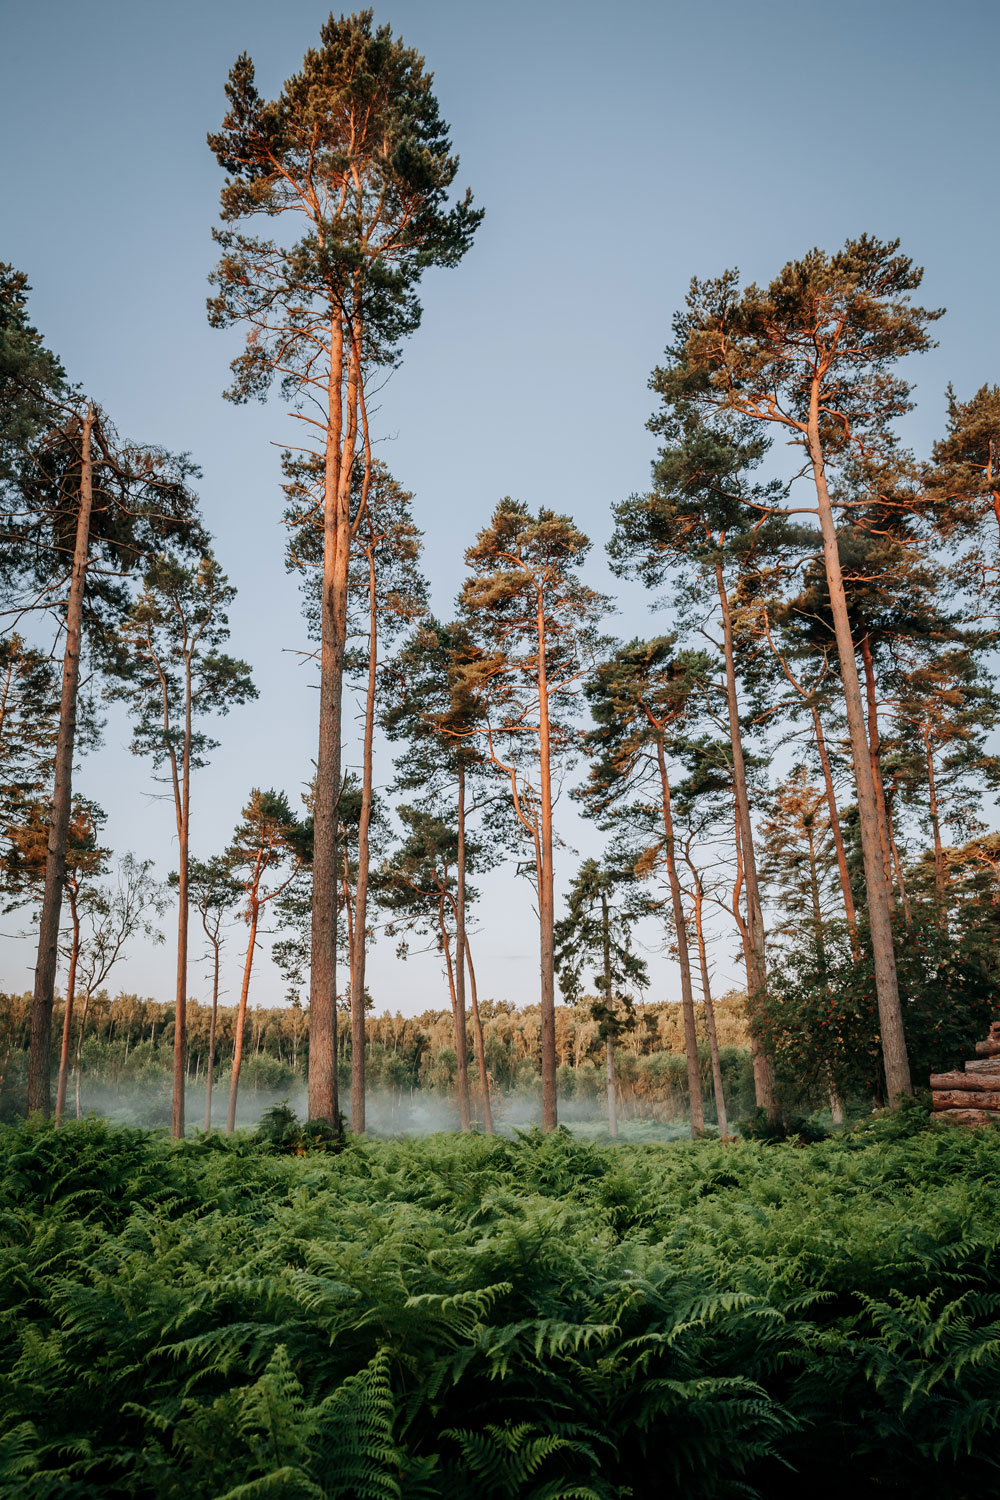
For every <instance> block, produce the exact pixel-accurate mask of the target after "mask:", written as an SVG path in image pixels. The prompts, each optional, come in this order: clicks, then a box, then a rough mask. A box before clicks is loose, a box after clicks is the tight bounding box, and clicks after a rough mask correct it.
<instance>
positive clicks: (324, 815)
mask: <svg viewBox="0 0 1000 1500" xmlns="http://www.w3.org/2000/svg"><path fill="white" fill-rule="evenodd" d="M331 300H332V301H334V302H335V303H336V298H335V296H333V295H332V296H331ZM350 365H351V376H350V380H349V389H348V403H347V405H348V412H347V422H346V423H345V421H344V411H343V396H342V390H341V383H342V379H343V372H344V329H343V323H342V319H341V314H340V309H339V305H337V310H336V312H335V315H334V317H333V318H332V320H331V327H330V376H329V386H328V408H327V434H326V472H325V485H324V501H323V581H322V589H321V597H320V684H319V749H318V753H317V758H316V794H315V811H314V824H313V828H314V845H313V898H312V938H311V967H310V975H309V1118H310V1119H326V1120H329V1122H330V1123H331V1125H335V1124H336V1121H337V1111H338V1099H337V885H338V873H337V812H338V804H339V801H340V756H341V713H342V707H343V681H344V648H345V644H346V636H347V578H348V565H349V561H350V504H349V497H350V469H351V465H352V462H353V456H354V438H355V432H354V426H353V423H352V420H351V399H352V396H353V397H355V398H356V392H357V377H356V375H355V373H354V361H353V359H352V360H351V361H350ZM345 427H346V430H345ZM345 468H346V470H347V472H346V474H345V473H344V470H345Z"/></svg>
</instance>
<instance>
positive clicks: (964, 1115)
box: [932, 1109, 1000, 1125]
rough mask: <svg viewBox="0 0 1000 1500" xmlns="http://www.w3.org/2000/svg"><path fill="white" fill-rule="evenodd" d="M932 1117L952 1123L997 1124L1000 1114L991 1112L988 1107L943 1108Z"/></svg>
mask: <svg viewBox="0 0 1000 1500" xmlns="http://www.w3.org/2000/svg"><path fill="white" fill-rule="evenodd" d="M932 1118H933V1119H935V1120H944V1121H947V1122H948V1124H951V1125H995V1124H996V1123H997V1120H998V1119H1000V1116H997V1115H995V1114H991V1112H990V1111H989V1110H988V1109H942V1110H941V1111H940V1112H939V1113H937V1114H935V1115H933V1116H932Z"/></svg>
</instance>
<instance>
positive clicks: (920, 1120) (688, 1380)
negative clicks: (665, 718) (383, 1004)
mask: <svg viewBox="0 0 1000 1500" xmlns="http://www.w3.org/2000/svg"><path fill="white" fill-rule="evenodd" d="M290 1114H291V1112H290V1111H287V1112H285V1113H281V1111H280V1110H279V1111H272V1112H271V1116H270V1119H271V1127H270V1128H272V1131H273V1138H272V1139H263V1138H262V1136H254V1135H237V1136H234V1137H230V1138H222V1137H217V1136H209V1137H200V1138H198V1139H196V1140H194V1141H189V1142H186V1143H181V1144H173V1143H171V1142H169V1141H167V1140H166V1139H165V1138H162V1137H156V1136H151V1135H149V1134H146V1133H143V1132H141V1131H136V1130H125V1129H114V1128H112V1127H110V1126H109V1125H107V1124H106V1123H105V1122H102V1121H98V1120H92V1121H85V1122H82V1123H81V1124H79V1125H77V1124H70V1125H67V1126H64V1127H62V1128H61V1129H59V1130H54V1129H52V1128H50V1127H48V1126H40V1125H38V1124H35V1123H29V1124H27V1125H21V1126H18V1127H4V1128H3V1129H0V1320H2V1326H3V1330H4V1333H3V1340H2V1342H0V1388H2V1390H3V1399H2V1403H0V1493H2V1494H3V1496H4V1497H5V1500H8V1497H9V1500H55V1497H56V1496H60V1497H64V1496H65V1497H72V1500H90V1497H92V1500H98V1497H100V1500H124V1497H150V1500H263V1497H275V1500H278V1497H281V1500H284V1497H296V1496H301V1497H306V1496H308V1497H310V1500H324V1497H325V1500H376V1497H377V1500H387V1497H399V1500H431V1497H440V1500H467V1497H469V1496H476V1497H477V1500H509V1497H515V1500H516V1497H525V1500H560V1497H561V1500H571V1497H598V1500H624V1497H626V1496H633V1497H646V1496H650V1497H652V1496H660V1495H673V1494H683V1495H685V1497H691V1500H700V1497H705V1500H707V1497H716V1496H728V1495H732V1496H735V1495H743V1496H746V1495H760V1496H766V1497H768V1500H782V1497H785V1496H788V1497H792V1496H796V1497H798V1496H801V1495H802V1494H804V1493H809V1492H813V1493H818V1494H826V1493H829V1492H830V1487H831V1485H832V1484H833V1482H834V1481H835V1482H836V1485H837V1487H838V1488H841V1487H843V1486H849V1485H851V1484H853V1485H854V1486H855V1488H856V1489H857V1491H858V1492H859V1493H860V1494H863V1495H868V1494H878V1495H887V1496H899V1497H900V1500H902V1497H903V1496H905V1497H907V1500H924V1497H927V1500H929V1497H931V1496H932V1495H933V1496H935V1497H937V1496H940V1495H942V1494H944V1495H949V1496H956V1497H958V1496H963V1495H972V1494H976V1495H979V1494H988V1493H991V1492H992V1487H993V1485H994V1484H996V1482H997V1477H998V1468H1000V1463H998V1456H997V1445H996V1428H997V1421H998V1418H1000V1233H998V1229H997V1226H998V1224H1000V1173H998V1170H997V1169H998V1166H1000V1136H998V1134H997V1132H996V1131H993V1130H989V1131H985V1132H980V1133H974V1132H966V1131H961V1130H956V1129H954V1128H948V1127H942V1128H929V1127H928V1123H927V1116H926V1112H923V1111H920V1110H919V1109H916V1108H915V1109H913V1110H910V1111H906V1112H904V1114H903V1115H899V1114H896V1115H893V1116H892V1117H891V1118H889V1119H881V1118H874V1119H872V1120H871V1121H869V1122H867V1123H866V1125H865V1126H864V1128H863V1129H859V1130H856V1131H850V1132H847V1133H845V1134H843V1135H840V1136H838V1137H837V1138H836V1139H835V1140H829V1141H823V1142H820V1143H818V1144H816V1145H811V1146H802V1145H800V1144H796V1145H792V1144H782V1143H780V1142H778V1143H772V1144H768V1145H763V1144H758V1143H756V1142H752V1141H741V1142H737V1143H734V1144H732V1145H728V1146H724V1145H722V1144H720V1143H718V1142H710V1141H704V1142H699V1143H692V1142H689V1141H688V1142H681V1141H678V1142H676V1143H673V1144H670V1145H666V1146H654V1145H647V1146H641V1145H628V1146H626V1145H617V1146H616V1145H611V1144H600V1145H599V1144H592V1145H588V1144H585V1143H583V1142H581V1141H579V1140H576V1139H574V1138H573V1137H571V1136H570V1135H569V1134H568V1133H567V1132H565V1131H558V1132H556V1133H555V1134H553V1135H551V1136H546V1137H543V1136H541V1135H540V1134H538V1133H537V1132H530V1133H527V1134H525V1135H523V1136H521V1137H520V1138H518V1139H516V1140H513V1141H508V1140H503V1139H488V1138H484V1137H478V1136H473V1137H468V1136H467V1137H460V1136H453V1135H452V1136H436V1137H427V1138H424V1139H420V1140H386V1141H377V1142H374V1141H358V1140H350V1139H349V1140H348V1142H347V1144H346V1146H345V1148H344V1149H343V1150H342V1151H340V1152H339V1153H338V1154H328V1153H314V1152H307V1153H306V1154H304V1155H302V1156H297V1155H286V1154H284V1151H285V1150H286V1149H287V1147H288V1138H287V1137H288V1135H289V1133H292V1132H293V1131H294V1129H295V1128H297V1122H295V1121H294V1119H293V1118H290ZM263 1134H266V1132H264V1133H263ZM276 1147H277V1149H275V1148H276Z"/></svg>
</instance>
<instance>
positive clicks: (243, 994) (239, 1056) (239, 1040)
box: [226, 896, 260, 1135]
mask: <svg viewBox="0 0 1000 1500" xmlns="http://www.w3.org/2000/svg"><path fill="white" fill-rule="evenodd" d="M250 899H251V903H252V904H251V908H250V941H249V942H248V943H247V957H246V963H245V964H244V965H243V987H242V989H241V990H240V1006H239V1010H238V1012H237V1015H236V1036H235V1038H234V1040H233V1072H232V1077H231V1078H230V1080H229V1111H228V1113H227V1115H226V1134H227V1135H232V1133H233V1131H234V1130H235V1129H236V1096H237V1094H238V1093H239V1090H240V1067H241V1066H242V1063H243V1030H244V1027H245V1025H246V1018H247V996H248V995H249V994H250V970H251V968H252V967H253V955H254V949H255V948H256V946H257V922H258V919H259V917H260V905H259V903H258V902H257V901H256V900H255V899H254V898H253V897H252V896H251V898H250Z"/></svg>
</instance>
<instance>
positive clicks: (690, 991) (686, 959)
mask: <svg viewBox="0 0 1000 1500" xmlns="http://www.w3.org/2000/svg"><path fill="white" fill-rule="evenodd" d="M656 760H657V765H658V767H659V771H660V807H661V812H662V816H663V835H664V849H663V852H664V855H665V857H666V861H667V880H668V882H669V884H670V902H671V906H672V908H673V913H674V932H675V934H676V937H677V958H678V962H679V963H680V969H681V1010H682V1012H683V1014H684V1049H685V1051H686V1053H687V1078H688V1101H689V1105H690V1113H691V1134H692V1136H693V1137H694V1138H695V1139H697V1137H698V1136H699V1135H702V1134H703V1133H704V1130H705V1112H704V1109H703V1107H702V1102H701V1060H700V1058H699V1057H698V1029H697V1025H696V1022H695V1014H694V988H693V986H692V984H691V955H690V951H689V949H688V939H687V919H686V917H685V915H684V897H683V894H682V892H681V883H680V880H679V878H678V875H677V843H676V840H675V838H674V818H673V812H672V810H671V806H670V780H669V778H668V776H667V761H666V756H665V754H664V751H663V736H662V735H658V736H657V740H656Z"/></svg>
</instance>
